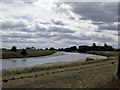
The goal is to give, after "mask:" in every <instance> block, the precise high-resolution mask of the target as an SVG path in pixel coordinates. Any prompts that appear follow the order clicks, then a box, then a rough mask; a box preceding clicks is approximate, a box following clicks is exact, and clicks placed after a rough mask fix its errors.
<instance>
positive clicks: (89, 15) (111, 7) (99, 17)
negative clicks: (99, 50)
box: [57, 2, 118, 30]
mask: <svg viewBox="0 0 120 90" xmlns="http://www.w3.org/2000/svg"><path fill="white" fill-rule="evenodd" d="M64 4H67V5H69V6H71V8H72V12H73V13H75V14H77V15H79V16H81V17H80V20H92V22H93V24H95V25H98V26H99V25H101V24H103V23H105V24H106V23H107V24H109V26H110V24H112V23H114V22H117V21H118V3H117V2H104V3H102V2H77V3H76V2H64ZM60 5H61V3H60ZM60 5H59V6H58V7H57V8H58V10H60V8H62V7H60ZM61 12H62V13H63V11H61ZM66 12H67V13H68V11H67V10H64V13H66ZM99 28H100V29H101V30H104V29H108V30H114V29H115V30H116V27H104V26H99ZM103 28H104V29H103Z"/></svg>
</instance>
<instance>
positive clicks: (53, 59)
mask: <svg viewBox="0 0 120 90" xmlns="http://www.w3.org/2000/svg"><path fill="white" fill-rule="evenodd" d="M87 57H92V58H106V57H104V56H99V55H91V54H81V53H71V52H57V53H55V54H54V55H50V56H45V57H32V58H17V59H5V60H2V61H0V63H2V69H15V68H25V67H31V66H35V65H43V64H48V63H59V62H74V61H78V60H79V61H83V60H85V59H86V58H87Z"/></svg>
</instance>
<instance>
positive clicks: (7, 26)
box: [2, 21, 27, 30]
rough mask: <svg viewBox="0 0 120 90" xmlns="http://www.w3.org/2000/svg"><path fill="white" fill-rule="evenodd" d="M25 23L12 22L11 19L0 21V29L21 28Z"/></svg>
mask: <svg viewBox="0 0 120 90" xmlns="http://www.w3.org/2000/svg"><path fill="white" fill-rule="evenodd" d="M26 26H27V25H26V23H24V22H21V21H20V22H13V21H5V22H2V29H3V30H5V29H15V28H21V27H26Z"/></svg>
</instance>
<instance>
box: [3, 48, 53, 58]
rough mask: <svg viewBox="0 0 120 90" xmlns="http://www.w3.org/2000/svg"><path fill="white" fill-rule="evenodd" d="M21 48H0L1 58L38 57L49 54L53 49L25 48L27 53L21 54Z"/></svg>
mask: <svg viewBox="0 0 120 90" xmlns="http://www.w3.org/2000/svg"><path fill="white" fill-rule="evenodd" d="M21 51H22V50H21V49H18V50H17V52H12V51H11V50H2V59H8V58H27V57H40V56H46V55H51V54H53V53H54V51H51V50H29V49H28V50H26V51H27V55H21Z"/></svg>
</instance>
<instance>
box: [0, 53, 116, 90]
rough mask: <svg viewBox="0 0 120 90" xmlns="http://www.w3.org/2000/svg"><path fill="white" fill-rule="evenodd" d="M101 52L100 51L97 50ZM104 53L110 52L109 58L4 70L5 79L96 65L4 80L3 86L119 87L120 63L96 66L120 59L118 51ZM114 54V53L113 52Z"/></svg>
mask: <svg viewBox="0 0 120 90" xmlns="http://www.w3.org/2000/svg"><path fill="white" fill-rule="evenodd" d="M97 53H100V52H97ZM101 53H102V54H103V53H104V55H106V54H107V55H108V54H109V58H107V59H98V60H94V61H83V62H78V61H77V62H72V63H66V64H61V65H60V64H57V65H52V66H44V67H39V66H37V67H31V68H24V69H21V70H12V71H9V70H3V74H2V75H3V79H10V78H12V77H21V76H22V77H25V76H29V75H32V76H34V75H36V74H37V75H40V74H42V73H47V72H53V71H60V70H65V69H75V68H79V67H84V66H90V65H94V67H92V68H88V69H84V70H78V71H67V72H63V73H57V74H50V75H45V76H43V77H41V76H40V77H32V78H27V79H23V80H22V79H20V80H13V81H8V82H7V83H6V82H3V88H101V89H102V88H109V86H112V85H113V88H116V87H117V84H118V83H117V80H116V79H115V78H116V72H117V66H118V63H115V64H107V65H104V66H99V67H95V65H96V64H105V63H111V62H114V61H117V60H118V57H117V53H116V52H101ZM111 53H112V54H113V55H112V54H111Z"/></svg>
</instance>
